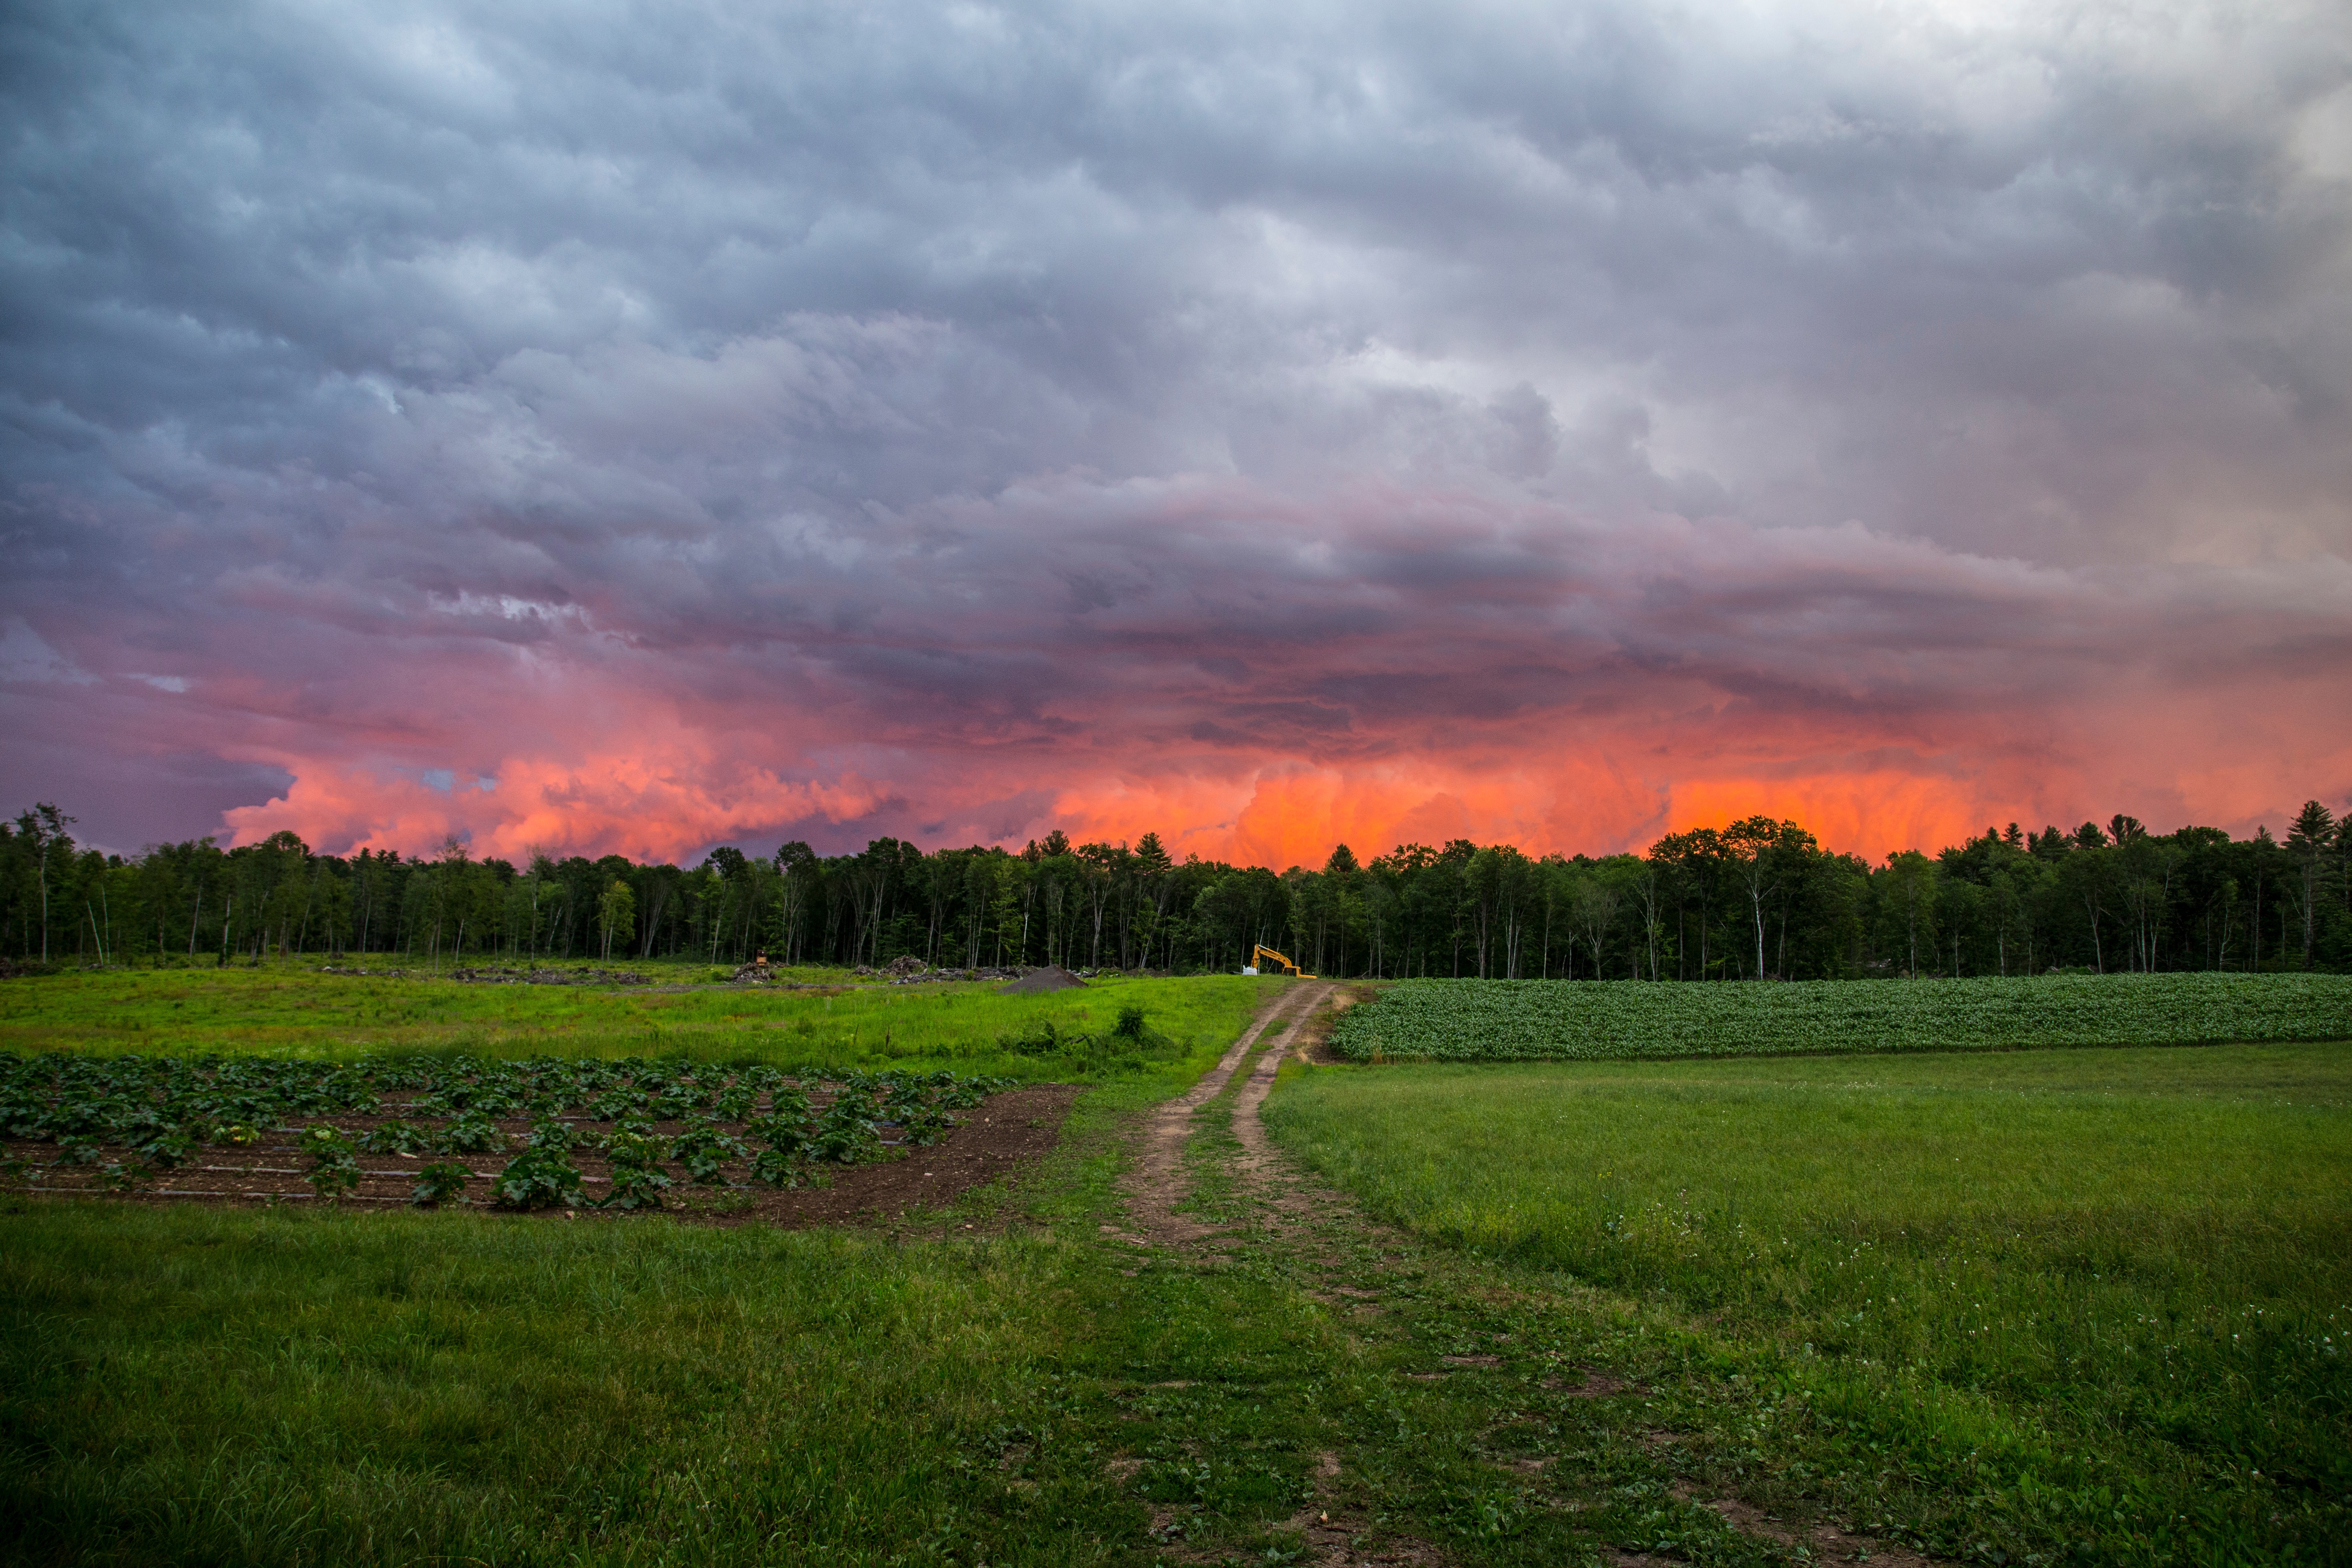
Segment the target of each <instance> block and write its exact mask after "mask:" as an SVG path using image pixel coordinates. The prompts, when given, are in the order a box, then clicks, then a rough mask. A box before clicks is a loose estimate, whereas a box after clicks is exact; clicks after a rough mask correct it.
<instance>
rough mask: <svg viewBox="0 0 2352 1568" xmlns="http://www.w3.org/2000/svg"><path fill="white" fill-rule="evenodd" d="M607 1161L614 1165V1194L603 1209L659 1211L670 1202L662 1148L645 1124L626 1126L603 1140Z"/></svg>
mask: <svg viewBox="0 0 2352 1568" xmlns="http://www.w3.org/2000/svg"><path fill="white" fill-rule="evenodd" d="M604 1157H605V1158H606V1159H607V1160H609V1161H611V1162H612V1164H613V1190H612V1191H611V1192H610V1193H609V1194H606V1195H605V1197H604V1206H606V1207H608V1208H616V1209H657V1208H660V1207H661V1206H662V1205H663V1204H664V1203H665V1202H666V1201H667V1200H666V1199H665V1198H664V1197H663V1195H662V1194H665V1193H667V1191H668V1190H669V1185H670V1180H669V1177H668V1176H667V1175H666V1174H665V1173H663V1171H662V1168H661V1145H660V1144H659V1143H658V1142H656V1141H655V1139H654V1137H653V1130H652V1129H651V1128H649V1127H647V1126H646V1124H645V1123H643V1122H629V1123H625V1124H623V1125H622V1126H621V1127H620V1128H619V1129H618V1130H616V1131H614V1133H613V1135H612V1136H611V1137H609V1138H607V1139H605V1140H604Z"/></svg>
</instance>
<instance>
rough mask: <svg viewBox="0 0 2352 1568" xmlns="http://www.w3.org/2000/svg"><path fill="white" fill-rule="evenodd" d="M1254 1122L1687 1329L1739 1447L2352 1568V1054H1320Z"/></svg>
mask: <svg viewBox="0 0 2352 1568" xmlns="http://www.w3.org/2000/svg"><path fill="white" fill-rule="evenodd" d="M1268 1117H1269V1120H1270V1121H1271V1122H1272V1123H1273V1125H1274V1127H1275V1130H1276V1134H1277V1136H1278V1137H1280V1138H1281V1139H1282V1140H1283V1141H1284V1142H1286V1144H1287V1145H1288V1146H1290V1147H1291V1148H1292V1149H1294V1150H1295V1151H1297V1152H1298V1153H1300V1154H1301V1155H1303V1156H1304V1157H1305V1159H1306V1160H1307V1163H1309V1164H1310V1165H1311V1166H1313V1167H1314V1168H1316V1169H1317V1170H1318V1171H1320V1172H1321V1173H1324V1174H1326V1175H1327V1176H1328V1177H1329V1178H1331V1179H1333V1180H1334V1181H1336V1182H1337V1183H1339V1184H1342V1185H1344V1186H1346V1187H1348V1188H1349V1189H1351V1190H1353V1191H1354V1192H1356V1193H1358V1194H1360V1195H1361V1196H1363V1197H1364V1198H1365V1199H1366V1200H1368V1202H1369V1203H1370V1205H1371V1206H1372V1207H1373V1208H1374V1210H1375V1211H1376V1212H1378V1213H1380V1214H1381V1215H1385V1216H1387V1217H1390V1218H1391V1219H1393V1220H1396V1221H1399V1222H1402V1224H1404V1225H1406V1226H1410V1227H1411V1228H1412V1229H1413V1230H1415V1231H1417V1232H1420V1233H1422V1234H1424V1235H1427V1236H1430V1237H1433V1238H1437V1239H1440V1240H1443V1241H1445V1242H1448V1243H1451V1244H1453V1245H1454V1246H1456V1247H1462V1248H1465V1249H1468V1250H1471V1251H1474V1252H1475V1253H1477V1254H1479V1255H1482V1256H1485V1257H1489V1258H1495V1259H1496V1260H1498V1262H1499V1263H1500V1265H1501V1266H1502V1267H1504V1268H1510V1267H1512V1266H1514V1265H1516V1266H1519V1267H1526V1268H1535V1269H1539V1270H1546V1271H1557V1272H1564V1273H1566V1274H1569V1275H1572V1276H1574V1277H1575V1278H1576V1279H1579V1280H1582V1281H1586V1282H1590V1283H1591V1284H1592V1285H1595V1286H1598V1287H1601V1288H1603V1289H1606V1290H1608V1291H1611V1292H1612V1293H1616V1294H1618V1295H1620V1296H1623V1297H1631V1298H1634V1299H1638V1300H1643V1301H1645V1302H1654V1303H1663V1304H1664V1305H1667V1306H1670V1307H1672V1308H1674V1309H1676V1310H1679V1311H1680V1312H1681V1313H1682V1314H1683V1315H1684V1317H1685V1320H1686V1321H1687V1323H1688V1325H1689V1327H1690V1330H1691V1336H1692V1337H1691V1340H1690V1345H1691V1347H1692V1348H1691V1352H1690V1353H1691V1354H1692V1356H1693V1358H1694V1359H1693V1361H1692V1362H1691V1363H1689V1364H1690V1365H1691V1367H1692V1368H1693V1369H1694V1370H1696V1371H1699V1372H1702V1373H1706V1375H1710V1376H1713V1377H1715V1378H1717V1379H1718V1380H1719V1382H1720V1385H1721V1387H1722V1390H1723V1393H1724V1397H1725V1401H1726V1403H1725V1404H1724V1405H1723V1408H1724V1409H1725V1410H1727V1411H1729V1410H1732V1409H1734V1408H1738V1409H1740V1410H1744V1411H1746V1412H1748V1415H1743V1416H1742V1417H1741V1419H1743V1420H1750V1421H1753V1422H1756V1423H1758V1425H1755V1426H1751V1427H1750V1428H1749V1429H1748V1439H1750V1440H1754V1441H1759V1442H1767V1443H1768V1446H1769V1443H1778V1444H1779V1445H1780V1446H1782V1447H1788V1446H1790V1445H1793V1444H1796V1443H1799V1442H1800V1441H1805V1442H1812V1443H1815V1444H1818V1445H1821V1447H1822V1453H1823V1454H1824V1455H1825V1456H1826V1457H1825V1458H1822V1468H1823V1470H1824V1472H1827V1471H1832V1470H1840V1468H1841V1467H1843V1470H1842V1471H1841V1473H1843V1474H1845V1475H1846V1476H1847V1477H1848V1478H1849V1479H1848V1482H1847V1483H1846V1484H1847V1485H1849V1486H1850V1487H1851V1488H1855V1489H1866V1488H1867V1487H1868V1486H1871V1485H1883V1484H1885V1483H1887V1482H1888V1480H1889V1479H1890V1478H1893V1477H1895V1476H1898V1475H1899V1476H1901V1477H1904V1478H1907V1483H1908V1484H1910V1485H1914V1486H1925V1487H1927V1488H1929V1489H1936V1488H1944V1489H1950V1490H1951V1491H1952V1493H1953V1495H1955V1496H1958V1497H1966V1498H1969V1499H1970V1500H1971V1502H1970V1507H1971V1508H1973V1509H1975V1510H1978V1511H1979V1512H1980V1513H1982V1514H1984V1515H1986V1516H1998V1517H2005V1518H2007V1519H2008V1520H2009V1521H2011V1522H2012V1523H2013V1524H2015V1525H2016V1526H2017V1528H2018V1529H2019V1530H2020V1531H2021V1532H2022V1535H2023V1537H2024V1538H2026V1539H2037V1540H2042V1541H2045V1542H2053V1541H2064V1540H2067V1539H2070V1538H2073V1539H2081V1540H2085V1541H2087V1540H2091V1539H2104V1540H2105V1542H2106V1545H2105V1547H2104V1548H2103V1549H2102V1550H2101V1551H2100V1552H2096V1553H2095V1555H2099V1556H2104V1557H2109V1558H2112V1559H2115V1560H2135V1559H2138V1558H2142V1557H2144V1559H2145V1560H2147V1561H2152V1562H2161V1561H2168V1560H2175V1559H2178V1560H2183V1561H2240V1562H2258V1561H2276V1560H2285V1559H2288V1558H2294V1557H2301V1558H2303V1559H2305V1560H2311V1561H2323V1560H2326V1561H2334V1560H2340V1558H2341V1553H2342V1552H2343V1551H2344V1550H2345V1542H2344V1540H2343V1536H2344V1533H2345V1532H2346V1531H2347V1527H2352V1514H2347V1511H2346V1506H2345V1505H2346V1502H2347V1498H2352V1416H2347V1412H2352V1375H2347V1362H2352V1344H2347V1339H2348V1338H2352V1046H2347V1045H2344V1044H2333V1045H2305V1046H2267V1047H2203V1048H2171V1049H2164V1050H2128V1049H2126V1050H2057V1051H2044V1052H2033V1053H2021V1054H2014V1055H1998V1056H1982V1055H1967V1056H1948V1057H1927V1056H1920V1057H1903V1058H1896V1057H1877V1058H1801V1059H1793V1060H1791V1059H1780V1060H1746V1061H1727V1060H1716V1061H1707V1062H1696V1063H1694V1062H1641V1063H1631V1062H1612V1063H1561V1064H1547V1065H1543V1066H1535V1067H1523V1066H1490V1067H1477V1068H1467V1067H1413V1068H1352V1067H1339V1068H1318V1069H1315V1070H1312V1071H1309V1072H1307V1073H1305V1074H1303V1075H1300V1074H1293V1076H1292V1077H1291V1078H1290V1079H1287V1080H1286V1082H1285V1083H1284V1085H1283V1086H1282V1088H1281V1089H1280V1090H1279V1091H1278V1092H1277V1093H1276V1096H1275V1097H1274V1099H1273V1100H1272V1101H1271V1102H1270V1104H1269V1106H1268ZM1759 1391H1761V1392H1762V1394H1763V1395H1764V1397H1762V1398H1761V1399H1760V1400H1759ZM1782 1395H1785V1396H1786V1397H1787V1398H1788V1399H1789V1400H1791V1401H1793V1402H1794V1403H1793V1405H1790V1406H1787V1407H1785V1408H1783V1409H1782V1410H1781V1411H1780V1416H1779V1417H1775V1416H1774V1415H1771V1414H1770V1413H1769V1407H1770V1406H1771V1405H1773V1404H1774V1401H1775V1400H1776V1399H1778V1398H1780V1396H1782ZM1759 1412H1762V1414H1759ZM1791 1423H1792V1424H1791ZM1776 1432H1777V1434H1778V1436H1769V1435H1770V1434H1772V1433H1776ZM1716 1436H1717V1439H1718V1440H1720V1441H1724V1442H1736V1441H1738V1435H1737V1434H1736V1433H1735V1432H1733V1431H1732V1430H1731V1429H1730V1428H1729V1427H1727V1428H1726V1429H1724V1430H1723V1431H1720V1432H1718V1433H1717V1434H1716ZM1873 1478H1875V1479H1873ZM1824 1484H1826V1482H1825V1483H1824ZM1828 1489H1829V1490H1830V1491H1831V1492H1832V1494H1834V1493H1835V1491H1836V1490H1837V1488H1836V1486H1834V1485H1829V1486H1828ZM2133 1543H2137V1545H2134V1544H2133ZM2126 1547H2129V1548H2130V1549H2129V1550H2126Z"/></svg>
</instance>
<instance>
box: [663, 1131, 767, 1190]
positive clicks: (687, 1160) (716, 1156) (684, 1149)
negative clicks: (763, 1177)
mask: <svg viewBox="0 0 2352 1568" xmlns="http://www.w3.org/2000/svg"><path fill="white" fill-rule="evenodd" d="M669 1157H670V1158H671V1159H673V1160H676V1161H677V1163H680V1164H682V1165H684V1166H685V1167H686V1173H687V1175H688V1176H689V1177H691V1178H692V1179H693V1180H695V1181H698V1182H703V1183H710V1184H715V1183H719V1182H723V1181H725V1180H726V1179H727V1178H726V1174H725V1173H724V1171H723V1170H722V1167H723V1166H724V1165H725V1164H726V1163H727V1162H728V1161H730V1160H743V1159H748V1158H750V1157H751V1150H750V1149H748V1148H746V1147H745V1146H744V1143H743V1141H742V1140H741V1139H740V1138H730V1137H729V1136H728V1135H727V1134H726V1133H724V1132H721V1131H719V1130H718V1129H717V1128H713V1127H696V1128H690V1129H688V1131H684V1132H681V1133H679V1134H678V1135H677V1137H676V1138H675V1139H673V1140H671V1142H670V1146H669Z"/></svg>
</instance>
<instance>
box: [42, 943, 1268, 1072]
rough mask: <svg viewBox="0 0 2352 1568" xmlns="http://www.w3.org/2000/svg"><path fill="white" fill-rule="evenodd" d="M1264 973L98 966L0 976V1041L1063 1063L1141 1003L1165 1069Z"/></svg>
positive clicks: (353, 1051)
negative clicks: (350, 971) (816, 973)
mask: <svg viewBox="0 0 2352 1568" xmlns="http://www.w3.org/2000/svg"><path fill="white" fill-rule="evenodd" d="M649 972H652V971H649ZM709 973H710V971H709V968H708V967H707V966H704V965H699V964H696V965H688V966H683V967H678V968H677V971H676V975H675V979H674V981H673V983H675V984H686V983H690V982H694V981H703V980H707V977H708V976H709ZM661 978H664V979H669V978H671V977H670V976H668V975H667V974H664V975H662V976H661ZM830 978H832V979H834V980H845V979H846V977H845V976H841V975H838V974H835V975H833V976H831V977H830ZM1278 984H1281V983H1280V982H1278V981H1275V980H1270V979H1248V978H1244V977H1243V976H1240V975H1212V976H1206V977H1203V978H1200V979H1191V980H1146V979H1132V980H1130V979H1110V980H1100V981H1096V982H1090V983H1089V984H1087V986H1086V988H1085V989H1083V990H1072V991H1061V992H1055V993H1051V994H1045V995H1037V996H1001V995H998V994H996V987H995V986H993V985H990V984H942V985H928V984H927V985H875V984H843V985H841V986H839V987H838V988H835V987H831V986H828V987H827V988H826V989H825V990H824V992H813V991H786V990H778V989H769V988H766V987H742V986H728V985H711V984H696V985H694V986H693V988H691V989H679V990H667V989H656V988H653V987H602V986H575V985H467V984H458V983H457V982H454V981H446V980H429V979H375V978H359V977H353V976H346V975H329V974H320V973H318V972H317V969H316V967H315V966H311V967H307V968H297V967H293V966H280V967H264V968H260V969H241V968H233V969H220V970H211V969H164V970H114V971H108V972H104V973H79V974H62V975H57V976H53V977H48V978H44V979H39V980H31V981H23V982H17V983H13V984H5V985H0V1049H5V1050H16V1051H32V1050H57V1049H71V1050H84V1051H137V1052H141V1053H142V1054H147V1055H156V1056H194V1055H201V1054H206V1053H215V1052H237V1053H244V1054H251V1055H264V1056H303V1057H319V1058H334V1059H346V1060H347V1059H350V1058H354V1057H358V1056H361V1055H362V1054H366V1053H369V1052H396V1051H404V1050H434V1049H442V1050H446V1049H461V1050H465V1051H468V1052H472V1053H475V1054H478V1055H485V1056H499V1057H529V1056H602V1057H615V1056H681V1057H686V1058H693V1059H713V1058H722V1059H726V1060H730V1061H732V1060H738V1059H741V1060H756V1061H763V1062H768V1063H771V1064H772V1065H774V1066H776V1067H779V1068H784V1069H785V1070H787V1071H790V1070H796V1069H803V1068H807V1069H817V1068H882V1067H896V1068H920V1069H928V1068H953V1069H954V1070H956V1071H958V1072H964V1073H995V1074H1001V1075H1003V1076H1005V1077H1010V1078H1028V1079H1067V1078H1070V1077H1073V1076H1083V1075H1085V1074H1086V1073H1087V1071H1088V1070H1089V1069H1093V1070H1097V1071H1099V1070H1101V1069H1103V1068H1108V1067H1112V1066H1114V1065H1115V1064H1114V1063H1112V1062H1110V1061H1107V1060H1103V1059H1099V1058H1098V1056H1097V1054H1095V1053H1086V1052H1081V1053H1079V1056H1078V1058H1076V1059H1074V1058H1073V1056H1072V1054H1071V1053H1070V1052H1069V1051H1068V1050H1066V1049H1055V1048H1051V1047H1045V1046H1044V1045H1042V1044H1041V1043H1040V1042H1041V1041H1042V1038H1043V1032H1044V1030H1045V1028H1046V1027H1047V1026H1051V1027H1052V1028H1053V1030H1054V1031H1055V1034H1056V1035H1057V1036H1062V1037H1067V1036H1072V1035H1076V1036H1081V1037H1083V1036H1088V1035H1097V1036H1098V1035H1101V1034H1103V1033H1106V1032H1107V1031H1108V1029H1109V1028H1110V1026H1112V1024H1113V1023H1115V1022H1116V1020H1117V1018H1118V1012H1119V1009H1120V1008H1121V1007H1124V1006H1137V1007H1141V1008H1142V1009H1143V1010H1144V1014H1145V1016H1146V1019H1147V1022H1148V1024H1149V1026H1150V1028H1151V1029H1152V1030H1153V1031H1155V1032H1156V1033H1157V1034H1158V1035H1159V1036H1160V1037H1161V1040H1160V1045H1159V1047H1158V1048H1157V1049H1156V1050H1155V1051H1153V1052H1150V1053H1148V1054H1146V1055H1139V1056H1137V1057H1135V1058H1132V1059H1129V1060H1128V1061H1126V1062H1125V1063H1124V1064H1123V1065H1124V1066H1125V1067H1126V1068H1128V1069H1129V1070H1135V1069H1140V1068H1147V1067H1148V1068H1152V1069H1154V1070H1161V1069H1164V1068H1168V1067H1169V1066H1170V1065H1171V1064H1174V1065H1176V1066H1178V1067H1179V1068H1181V1065H1182V1064H1185V1063H1190V1062H1193V1061H1194V1060H1195V1058H1200V1057H1201V1056H1202V1055H1203V1053H1205V1054H1206V1055H1207V1056H1208V1057H1209V1058H1212V1059H1213V1058H1214V1056H1215V1053H1216V1051H1217V1050H1219V1049H1220V1048H1222V1047H1223V1046H1224V1045H1225V1044H1226V1043H1227V1042H1229V1041H1230V1040H1232V1038H1233V1037H1234V1033H1235V1031H1237V1030H1238V1029H1239V1028H1240V1027H1241V1026H1242V1025H1243V1023H1244V1022H1245V1021H1246V1020H1247V1019H1248V1017H1249V1016H1250V1014H1251V1013H1252V1011H1253V1010H1255V1007H1256V1005H1257V1003H1258V999H1259V998H1260V997H1261V996H1262V995H1264V994H1266V988H1267V987H1269V986H1275V985H1278ZM1024 1042H1026V1045H1025V1046H1024ZM1008 1047H1011V1048H1008ZM1191 1070H1192V1071H1193V1072H1197V1071H1198V1070H1199V1068H1198V1067H1197V1066H1194V1067H1192V1068H1191ZM1188 1081H1189V1079H1188Z"/></svg>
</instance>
